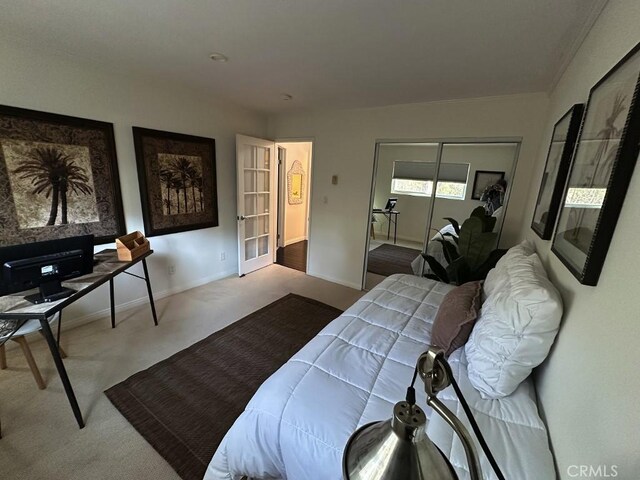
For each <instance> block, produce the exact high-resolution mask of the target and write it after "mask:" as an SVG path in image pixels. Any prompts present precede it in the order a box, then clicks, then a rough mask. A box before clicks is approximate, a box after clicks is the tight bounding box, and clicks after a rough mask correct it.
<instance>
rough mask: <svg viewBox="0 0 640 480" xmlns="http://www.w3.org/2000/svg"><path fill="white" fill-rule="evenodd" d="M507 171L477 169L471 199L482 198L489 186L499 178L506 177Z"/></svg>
mask: <svg viewBox="0 0 640 480" xmlns="http://www.w3.org/2000/svg"><path fill="white" fill-rule="evenodd" d="M504 174H505V172H496V171H492V170H476V175H475V177H474V179H473V190H472V191H471V200H480V198H481V197H482V192H484V191H485V189H486V188H487V187H490V186H491V185H495V184H496V183H497V181H498V180H500V179H504Z"/></svg>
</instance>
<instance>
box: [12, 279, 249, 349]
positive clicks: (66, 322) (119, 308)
mask: <svg viewBox="0 0 640 480" xmlns="http://www.w3.org/2000/svg"><path fill="white" fill-rule="evenodd" d="M237 274H238V271H237V270H228V271H224V272H218V273H216V274H214V275H211V276H208V277H203V278H200V279H198V280H194V281H192V282H189V283H185V284H182V285H176V286H174V287H171V288H169V289H167V290H163V291H161V292H153V299H154V301H157V300H160V299H161V298H165V297H169V296H171V295H175V294H176V293H180V292H184V291H186V290H191V289H192V288H196V287H199V286H201V285H205V284H207V283H211V282H214V281H216V280H220V279H222V278H226V277H230V276H231V275H237ZM148 303H149V297H148V296H147V295H144V296H142V297H140V298H136V299H135V300H130V301H128V302H124V303H120V304H117V305H116V306H115V310H116V314H118V313H120V312H124V311H126V310H130V309H132V308H135V307H139V306H140V305H146V304H148ZM110 315H111V309H110V308H104V309H102V310H98V311H97V312H93V313H89V314H87V315H83V316H81V317H75V318H69V317H68V316H67V317H63V327H62V328H63V330H68V329H70V328H75V327H79V326H80V325H86V324H87V323H91V322H95V321H96V320H100V319H104V318H107V317H109V316H110ZM36 337H38V338H41V337H40V335H38V334H37V333H33V334H31V335H29V336H27V339H29V338H36ZM5 347H6V348H7V350H11V349H13V348H17V347H18V345H17V344H14V342H7V343H6V344H5Z"/></svg>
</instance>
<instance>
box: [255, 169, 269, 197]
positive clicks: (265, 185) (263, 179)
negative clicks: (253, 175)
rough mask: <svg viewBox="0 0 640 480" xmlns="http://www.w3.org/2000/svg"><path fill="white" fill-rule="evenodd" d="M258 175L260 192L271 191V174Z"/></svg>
mask: <svg viewBox="0 0 640 480" xmlns="http://www.w3.org/2000/svg"><path fill="white" fill-rule="evenodd" d="M257 175H258V182H257V183H258V187H257V188H258V190H257V191H258V192H268V191H270V188H269V187H270V185H269V172H257Z"/></svg>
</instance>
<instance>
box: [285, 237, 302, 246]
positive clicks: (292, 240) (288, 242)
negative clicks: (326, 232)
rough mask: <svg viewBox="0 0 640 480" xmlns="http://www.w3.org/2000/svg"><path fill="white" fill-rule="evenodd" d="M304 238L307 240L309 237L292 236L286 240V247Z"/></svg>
mask: <svg viewBox="0 0 640 480" xmlns="http://www.w3.org/2000/svg"><path fill="white" fill-rule="evenodd" d="M303 240H307V237H296V238H290V239H289V240H285V242H284V246H285V247H286V246H287V245H291V244H292V243H298V242H302V241H303Z"/></svg>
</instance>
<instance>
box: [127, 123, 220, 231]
mask: <svg viewBox="0 0 640 480" xmlns="http://www.w3.org/2000/svg"><path fill="white" fill-rule="evenodd" d="M133 141H134V145H135V150H136V163H137V165H138V182H139V184H140V200H141V201H142V216H143V220H144V229H145V235H146V236H147V237H152V236H157V235H166V234H168V233H177V232H186V231H188V230H197V229H200V228H208V227H217V226H218V189H217V184H216V143H215V140H214V139H213V138H205V137H196V136H193V135H184V134H181V133H171V132H163V131H159V130H150V129H148V128H140V127H133Z"/></svg>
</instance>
